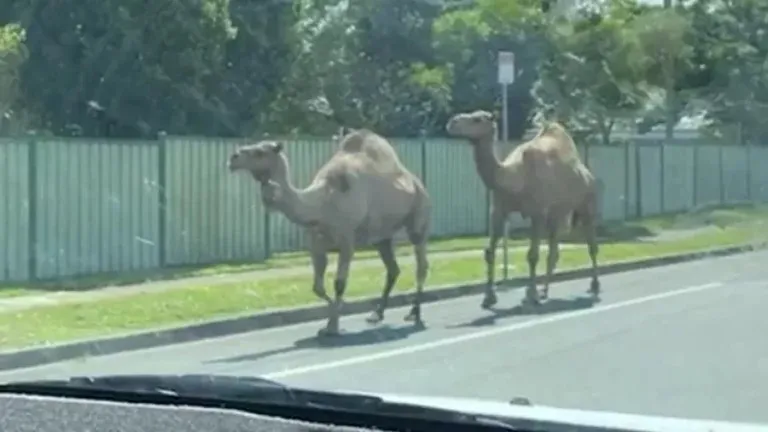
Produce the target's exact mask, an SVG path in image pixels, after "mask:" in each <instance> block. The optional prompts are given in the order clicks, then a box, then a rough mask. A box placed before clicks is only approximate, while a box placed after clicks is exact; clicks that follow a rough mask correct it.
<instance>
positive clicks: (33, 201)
mask: <svg viewBox="0 0 768 432" xmlns="http://www.w3.org/2000/svg"><path fill="white" fill-rule="evenodd" d="M27 146H28V151H27V201H28V203H29V227H28V229H27V242H28V245H29V252H28V256H27V271H28V273H29V280H36V279H37V140H36V139H35V138H32V139H30V140H29V141H27Z"/></svg>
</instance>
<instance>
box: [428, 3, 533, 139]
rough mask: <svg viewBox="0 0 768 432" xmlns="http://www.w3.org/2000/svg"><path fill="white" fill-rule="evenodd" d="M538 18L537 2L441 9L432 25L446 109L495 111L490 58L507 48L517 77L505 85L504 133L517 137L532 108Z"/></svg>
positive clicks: (498, 106)
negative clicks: (446, 75) (446, 70)
mask: <svg viewBox="0 0 768 432" xmlns="http://www.w3.org/2000/svg"><path fill="white" fill-rule="evenodd" d="M543 22H544V16H543V14H542V12H541V8H540V5H539V4H538V1H527V0H478V1H476V2H474V3H473V4H472V5H471V6H468V7H467V6H462V7H458V8H451V9H448V10H446V11H445V12H444V13H443V14H442V15H441V16H440V18H438V19H437V20H436V21H435V24H434V47H435V48H434V49H435V55H436V56H437V57H438V58H439V59H440V60H441V62H443V63H446V64H448V65H449V67H450V69H451V72H452V73H451V75H452V78H453V81H452V82H451V89H452V90H451V101H452V102H451V111H453V112H458V111H467V110H472V109H486V110H488V109H495V110H501V100H500V97H499V95H500V90H499V84H498V83H497V58H496V57H497V53H498V52H499V51H502V50H504V51H513V52H514V53H515V59H516V63H517V64H518V68H517V69H518V71H519V75H518V77H517V79H516V82H515V83H514V85H512V86H510V87H509V89H508V91H509V98H508V101H507V102H508V106H507V108H508V112H509V119H508V124H509V136H510V138H513V139H514V138H519V137H520V136H522V135H523V133H524V132H525V129H526V128H527V126H528V112H529V111H530V109H531V108H532V107H533V98H532V97H531V95H530V90H531V88H532V86H533V83H534V81H535V80H536V76H537V74H536V64H538V63H539V62H540V61H541V58H542V56H541V52H542V48H543V45H542V42H543V37H542V36H543V32H542V25H543Z"/></svg>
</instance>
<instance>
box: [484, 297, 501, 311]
mask: <svg viewBox="0 0 768 432" xmlns="http://www.w3.org/2000/svg"><path fill="white" fill-rule="evenodd" d="M498 301H499V299H498V298H496V294H491V295H488V294H486V296H485V298H484V299H483V302H482V303H481V304H480V307H481V308H482V309H490V308H492V307H493V306H495V305H496V303H498Z"/></svg>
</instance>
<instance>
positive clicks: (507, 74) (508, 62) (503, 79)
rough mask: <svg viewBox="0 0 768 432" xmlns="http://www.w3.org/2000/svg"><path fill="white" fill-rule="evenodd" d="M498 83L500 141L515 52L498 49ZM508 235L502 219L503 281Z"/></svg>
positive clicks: (506, 138) (506, 137)
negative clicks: (499, 92) (499, 95)
mask: <svg viewBox="0 0 768 432" xmlns="http://www.w3.org/2000/svg"><path fill="white" fill-rule="evenodd" d="M498 66H499V78H498V81H499V84H501V141H502V142H503V143H505V144H506V143H507V142H508V141H509V124H508V122H509V115H508V114H509V113H508V111H507V110H508V108H507V105H508V104H507V88H508V87H509V85H510V84H513V83H514V82H515V53H513V52H510V51H499V56H498ZM508 237H509V218H507V219H505V220H504V238H503V239H502V241H503V245H504V282H505V283H506V282H507V281H508V280H509V247H508V244H507V241H508Z"/></svg>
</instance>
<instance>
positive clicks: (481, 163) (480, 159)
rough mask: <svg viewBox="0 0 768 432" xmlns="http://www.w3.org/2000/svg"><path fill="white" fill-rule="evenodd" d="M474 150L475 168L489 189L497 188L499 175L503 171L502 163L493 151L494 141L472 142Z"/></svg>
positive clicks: (479, 140)
mask: <svg viewBox="0 0 768 432" xmlns="http://www.w3.org/2000/svg"><path fill="white" fill-rule="evenodd" d="M472 150H473V152H474V157H475V167H476V168H477V173H478V174H479V175H480V179H481V180H482V181H483V184H485V187H486V188H488V189H491V190H493V189H495V188H496V179H497V173H498V172H499V170H500V169H501V162H499V159H498V158H497V157H496V153H494V151H493V139H474V140H472Z"/></svg>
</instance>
